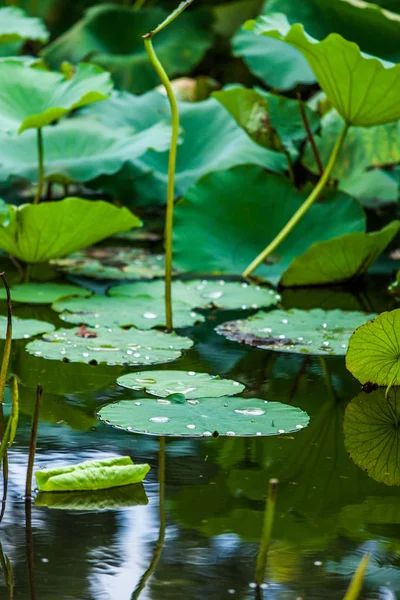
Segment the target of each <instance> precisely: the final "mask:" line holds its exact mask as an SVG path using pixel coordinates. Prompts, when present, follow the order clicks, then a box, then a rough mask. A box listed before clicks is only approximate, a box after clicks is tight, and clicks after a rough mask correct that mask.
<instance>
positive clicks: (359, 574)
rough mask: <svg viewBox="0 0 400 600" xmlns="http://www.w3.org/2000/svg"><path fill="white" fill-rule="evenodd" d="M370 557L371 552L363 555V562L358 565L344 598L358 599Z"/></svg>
mask: <svg viewBox="0 0 400 600" xmlns="http://www.w3.org/2000/svg"><path fill="white" fill-rule="evenodd" d="M369 559H370V554H365V555H364V556H363V557H362V559H361V562H360V564H359V565H358V567H357V571H356V572H355V573H354V575H353V578H352V580H351V582H350V586H349V589H348V590H347V592H346V595H345V597H344V599H343V600H357V599H358V597H359V596H360V594H361V590H362V585H363V582H364V578H365V574H366V572H367V568H368V563H369Z"/></svg>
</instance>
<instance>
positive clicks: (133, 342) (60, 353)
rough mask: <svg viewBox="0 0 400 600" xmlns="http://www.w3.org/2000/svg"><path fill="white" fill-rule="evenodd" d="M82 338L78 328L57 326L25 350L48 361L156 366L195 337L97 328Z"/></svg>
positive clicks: (174, 358) (191, 344) (168, 358)
mask: <svg viewBox="0 0 400 600" xmlns="http://www.w3.org/2000/svg"><path fill="white" fill-rule="evenodd" d="M88 333H90V334H92V336H91V337H88V336H87V335H86V336H85V337H82V336H81V334H80V329H79V328H73V329H57V330H56V331H55V332H54V333H52V334H49V335H44V336H43V337H42V338H40V339H39V340H35V341H33V342H30V343H29V344H27V346H26V348H25V350H26V351H27V352H29V353H30V354H34V355H35V356H40V357H42V358H47V359H49V360H59V361H61V360H62V361H64V362H78V363H86V364H90V365H96V364H101V363H105V364H107V365H126V366H130V365H131V366H136V365H155V364H162V363H167V362H171V361H172V360H176V359H177V358H179V357H180V356H181V354H182V352H181V351H182V350H186V349H189V348H191V347H192V346H193V342H192V340H190V339H189V338H187V337H181V336H178V335H176V334H175V333H162V332H161V331H140V330H139V329H132V330H128V331H126V330H123V329H119V328H116V329H110V328H105V327H98V328H96V329H92V330H88Z"/></svg>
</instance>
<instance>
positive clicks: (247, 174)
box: [174, 166, 365, 283]
mask: <svg viewBox="0 0 400 600" xmlns="http://www.w3.org/2000/svg"><path fill="white" fill-rule="evenodd" d="M305 198H306V193H305V192H301V193H300V192H298V191H297V190H296V189H295V188H294V187H293V186H292V184H291V183H290V182H289V181H288V180H287V179H286V178H284V177H282V176H279V175H273V174H268V173H265V171H264V170H263V169H260V168H259V167H255V166H244V167H236V168H235V169H231V170H229V171H224V172H218V173H212V174H210V175H208V176H207V177H204V178H203V179H202V180H201V181H200V182H199V183H198V184H197V185H194V186H193V187H192V188H191V189H190V190H189V191H188V192H187V194H186V196H185V199H184V200H183V202H182V203H180V204H178V205H177V207H176V210H175V229H174V250H175V265H176V266H177V267H178V268H180V269H182V270H183V271H190V272H194V273H209V274H210V273H213V274H218V273H231V274H239V273H241V272H242V271H243V269H244V268H245V267H246V266H247V265H248V264H249V263H250V261H252V260H253V259H254V257H255V256H257V255H258V253H259V252H261V250H263V249H264V248H265V246H266V245H267V244H268V243H269V242H271V241H272V240H273V239H274V238H275V236H276V235H277V234H278V233H279V232H280V231H281V229H282V227H284V225H286V223H287V221H288V220H289V219H290V218H291V217H292V216H293V214H294V213H295V212H296V210H297V209H298V208H299V206H300V205H301V204H302V203H303V202H304V199H305ZM244 201H245V206H244ZM221 224H223V226H222V225H221ZM364 230H365V224H364V214H363V211H362V208H361V207H360V205H359V203H358V202H357V201H355V200H353V199H351V198H349V197H346V196H344V195H335V196H334V197H333V198H331V199H330V201H328V202H326V203H324V204H317V205H314V206H312V207H311V208H310V210H309V211H308V212H307V213H306V215H305V216H304V217H303V219H302V220H301V221H300V223H298V224H297V226H296V227H295V228H294V230H293V231H292V232H291V233H290V234H289V235H288V236H287V238H286V239H285V240H284V241H283V242H282V244H281V245H280V246H279V249H278V251H277V252H276V253H274V254H272V255H271V257H270V259H269V261H268V264H266V265H261V266H260V267H259V269H258V270H257V274H259V275H261V276H263V277H266V278H267V279H268V280H269V281H272V282H273V283H275V282H277V281H278V280H279V278H280V276H281V275H282V273H283V272H284V271H285V270H286V269H287V267H288V266H289V265H290V263H291V262H292V260H293V258H295V257H296V256H298V255H300V254H303V253H304V252H305V251H306V250H308V248H309V247H310V246H311V245H312V244H313V243H315V242H320V241H325V240H329V239H331V238H333V237H337V236H339V235H342V234H343V233H352V232H359V231H364ZM205 240H206V242H205Z"/></svg>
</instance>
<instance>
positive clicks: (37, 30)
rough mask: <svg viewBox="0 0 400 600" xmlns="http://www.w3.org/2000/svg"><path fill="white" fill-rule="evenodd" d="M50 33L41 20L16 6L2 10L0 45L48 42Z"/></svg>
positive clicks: (0, 17)
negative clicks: (26, 41)
mask: <svg viewBox="0 0 400 600" xmlns="http://www.w3.org/2000/svg"><path fill="white" fill-rule="evenodd" d="M48 38H49V33H48V31H47V29H46V27H45V26H44V24H43V22H42V21H41V20H40V19H37V18H35V17H28V16H27V14H26V12H25V11H24V10H22V9H21V8H17V7H16V6H7V7H2V8H0V44H4V43H7V42H16V41H20V40H37V41H39V42H47V40H48Z"/></svg>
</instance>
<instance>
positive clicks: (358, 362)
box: [346, 309, 400, 386]
mask: <svg viewBox="0 0 400 600" xmlns="http://www.w3.org/2000/svg"><path fill="white" fill-rule="evenodd" d="M399 331H400V309H397V310H392V311H391V312H384V313H382V314H380V315H379V316H377V317H376V318H375V319H374V320H373V321H369V322H368V323H365V324H363V325H362V326H361V327H359V328H358V329H357V331H355V332H354V333H353V335H352V336H351V338H350V344H349V350H348V352H347V355H346V366H347V368H348V370H349V371H350V373H352V374H353V375H354V377H356V378H357V379H358V380H359V381H360V382H361V383H362V384H365V383H372V384H377V385H383V386H389V385H400V336H399V333H398V332H399Z"/></svg>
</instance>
